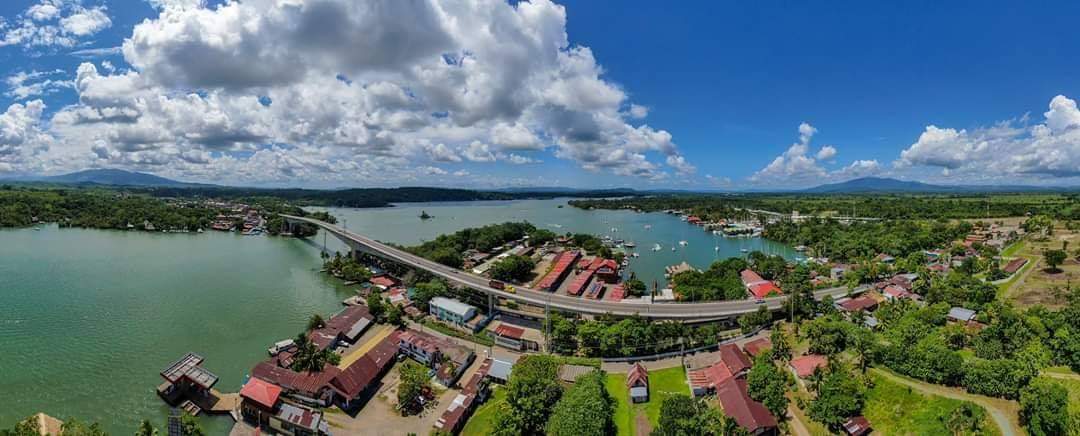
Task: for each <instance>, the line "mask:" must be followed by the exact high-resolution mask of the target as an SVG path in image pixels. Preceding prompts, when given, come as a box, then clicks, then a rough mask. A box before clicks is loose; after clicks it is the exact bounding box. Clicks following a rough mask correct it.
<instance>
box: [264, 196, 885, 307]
mask: <svg viewBox="0 0 1080 436" xmlns="http://www.w3.org/2000/svg"><path fill="white" fill-rule="evenodd" d="M281 216H282V217H283V218H285V219H286V220H287V221H289V222H298V223H307V224H312V225H315V226H318V227H320V228H321V229H323V230H324V231H326V232H328V233H330V234H331V235H333V236H334V237H336V238H338V239H340V240H341V241H342V242H344V243H345V244H346V245H348V246H349V247H350V248H352V249H354V250H359V251H362V252H366V253H370V254H373V255H376V256H379V257H382V258H385V259H388V260H392V261H394V262H398V263H401V264H403V265H406V266H409V267H411V268H416V269H422V270H425V271H428V272H430V273H432V274H434V275H436V276H439V277H441V278H443V279H446V280H447V281H448V282H451V283H455V284H457V285H460V286H465V287H468V288H470V289H475V290H477V291H481V292H484V293H485V294H489V295H494V296H497V297H500V298H505V299H509V300H513V301H516V302H518V303H522V304H531V305H534V306H539V307H550V308H552V309H554V310H560V311H565V312H573V313H581V314H589V315H602V314H612V315H617V316H634V315H640V316H642V317H645V318H651V319H670V320H678V321H685V322H702V321H712V320H721V319H733V318H735V317H738V316H739V315H743V314H747V313H751V312H754V311H756V310H757V308H758V306H761V305H764V306H765V307H767V308H768V309H769V310H772V311H777V310H780V308H781V306H782V304H783V302H784V300H785V299H786V298H787V297H774V298H766V299H765V301H764V302H761V303H759V302H756V301H753V300H735V301H712V302H700V303H641V302H630V301H619V302H615V301H603V300H590V299H586V298H578V297H571V296H567V295H558V294H554V293H550V292H544V291H539V290H535V289H530V288H527V287H524V286H518V285H514V289H515V291H516V292H514V293H510V292H506V291H504V290H500V289H495V288H492V287H491V286H489V285H488V284H489V282H490V280H489V279H488V278H486V277H481V276H478V275H475V274H472V273H469V272H466V271H462V270H459V269H456V268H451V267H448V266H446V265H443V264H440V263H437V262H433V261H431V260H428V259H425V258H423V257H420V256H417V255H415V254H412V253H409V252H406V251H404V250H401V249H398V248H395V247H391V246H389V245H387V244H383V243H381V242H379V241H376V240H374V239H371V238H368V237H366V236H363V235H360V234H357V233H353V232H350V231H348V230H346V229H344V228H342V227H339V226H337V225H334V224H330V223H327V222H324V221H320V220H316V219H313V218H307V217H300V216H293V215H285V214H282V215H281ZM864 290H865V287H863V288H859V289H856V290H854V291H853V293H860V292H862V291H864ZM846 295H848V289H847V287H837V288H829V289H822V290H818V291H815V292H814V296H815V298H817V299H822V298H824V297H825V296H831V297H833V298H839V297H843V296H846Z"/></svg>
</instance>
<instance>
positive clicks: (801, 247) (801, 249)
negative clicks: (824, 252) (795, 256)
mask: <svg viewBox="0 0 1080 436" xmlns="http://www.w3.org/2000/svg"><path fill="white" fill-rule="evenodd" d="M795 251H799V252H803V251H806V246H805V245H796V246H795Z"/></svg>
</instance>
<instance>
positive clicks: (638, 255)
mask: <svg viewBox="0 0 1080 436" xmlns="http://www.w3.org/2000/svg"><path fill="white" fill-rule="evenodd" d="M630 257H641V255H640V254H637V252H634V253H630Z"/></svg>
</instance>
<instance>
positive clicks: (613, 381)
mask: <svg viewBox="0 0 1080 436" xmlns="http://www.w3.org/2000/svg"><path fill="white" fill-rule="evenodd" d="M604 387H605V388H606V389H607V391H608V394H609V395H611V398H614V399H615V416H614V417H613V418H612V419H614V420H615V428H616V429H617V430H618V435H619V436H634V414H633V413H631V410H632V409H631V406H630V389H627V388H626V374H608V375H607V376H605V377H604Z"/></svg>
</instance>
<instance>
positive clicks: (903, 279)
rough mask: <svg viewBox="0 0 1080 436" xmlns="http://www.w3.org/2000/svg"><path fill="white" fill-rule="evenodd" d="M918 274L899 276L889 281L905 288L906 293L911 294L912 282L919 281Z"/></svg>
mask: <svg viewBox="0 0 1080 436" xmlns="http://www.w3.org/2000/svg"><path fill="white" fill-rule="evenodd" d="M918 278H919V276H918V275H917V274H897V275H895V276H893V277H892V278H891V279H889V284H891V285H896V286H899V287H901V288H904V290H905V291H908V292H911V289H912V282H914V281H915V280H916V279H918Z"/></svg>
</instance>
